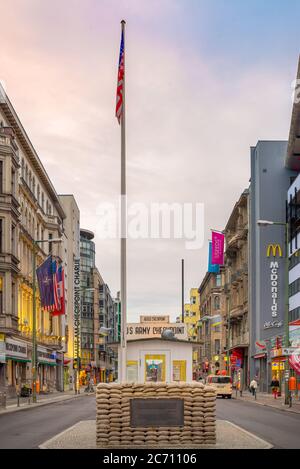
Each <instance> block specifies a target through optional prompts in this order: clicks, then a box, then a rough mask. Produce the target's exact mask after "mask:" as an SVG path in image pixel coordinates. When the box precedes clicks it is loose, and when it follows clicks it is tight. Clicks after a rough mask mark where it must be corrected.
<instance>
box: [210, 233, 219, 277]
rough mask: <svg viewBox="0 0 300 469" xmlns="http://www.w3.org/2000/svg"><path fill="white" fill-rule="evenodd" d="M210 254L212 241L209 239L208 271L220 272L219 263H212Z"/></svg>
mask: <svg viewBox="0 0 300 469" xmlns="http://www.w3.org/2000/svg"><path fill="white" fill-rule="evenodd" d="M211 254H212V242H211V241H209V244H208V272H211V273H213V274H219V273H220V266H219V264H212V262H211Z"/></svg>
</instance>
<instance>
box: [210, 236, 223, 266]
mask: <svg viewBox="0 0 300 469" xmlns="http://www.w3.org/2000/svg"><path fill="white" fill-rule="evenodd" d="M211 261H212V264H219V265H223V264H224V234H223V233H220V232H219V231H213V232H212V255H211Z"/></svg>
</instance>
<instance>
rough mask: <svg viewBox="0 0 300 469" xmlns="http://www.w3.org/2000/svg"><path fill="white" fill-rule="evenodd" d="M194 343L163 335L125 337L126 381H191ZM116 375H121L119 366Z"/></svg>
mask: <svg viewBox="0 0 300 469" xmlns="http://www.w3.org/2000/svg"><path fill="white" fill-rule="evenodd" d="M194 345H195V343H193V342H190V341H188V340H176V339H175V340H172V339H162V338H160V339H158V338H157V339H152V338H149V339H136V340H132V341H128V342H127V381H128V382H139V383H144V382H151V381H152V382H172V381H184V382H191V381H192V379H193V346H194ZM119 353H120V347H119ZM119 363H120V360H119ZM119 376H121V375H120V370H119Z"/></svg>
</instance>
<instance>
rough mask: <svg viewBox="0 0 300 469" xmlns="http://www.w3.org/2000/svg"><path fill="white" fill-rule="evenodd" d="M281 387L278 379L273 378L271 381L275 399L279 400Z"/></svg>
mask: <svg viewBox="0 0 300 469" xmlns="http://www.w3.org/2000/svg"><path fill="white" fill-rule="evenodd" d="M279 386H280V384H279V381H278V378H276V376H273V379H272V381H271V388H272V393H273V396H274V399H277V396H278V391H279Z"/></svg>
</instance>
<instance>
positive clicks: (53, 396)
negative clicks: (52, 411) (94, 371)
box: [0, 386, 96, 415]
mask: <svg viewBox="0 0 300 469" xmlns="http://www.w3.org/2000/svg"><path fill="white" fill-rule="evenodd" d="M84 389H85V386H82V387H81V388H80V394H75V391H74V390H71V391H64V392H60V391H53V392H51V393H49V394H38V395H37V402H36V403H35V404H33V402H32V396H31V397H30V400H29V398H28V397H21V398H20V406H19V407H18V404H17V402H18V401H17V398H10V399H7V401H6V408H3V407H0V415H2V414H6V413H10V412H18V411H20V410H29V409H33V408H36V407H40V406H43V405H48V404H52V403H55V402H61V401H68V400H70V399H77V398H78V397H82V396H90V395H94V394H95V392H93V393H86V392H84ZM95 389H96V388H95Z"/></svg>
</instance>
